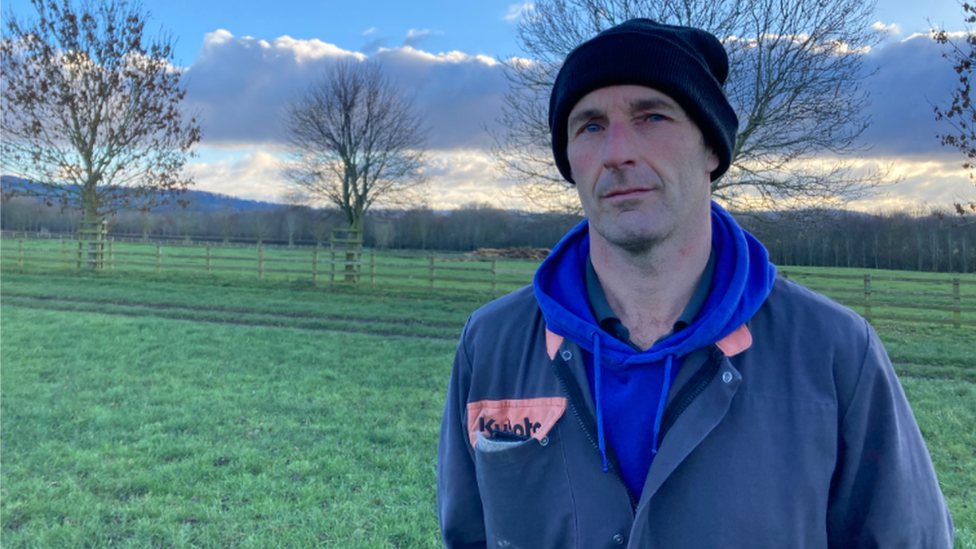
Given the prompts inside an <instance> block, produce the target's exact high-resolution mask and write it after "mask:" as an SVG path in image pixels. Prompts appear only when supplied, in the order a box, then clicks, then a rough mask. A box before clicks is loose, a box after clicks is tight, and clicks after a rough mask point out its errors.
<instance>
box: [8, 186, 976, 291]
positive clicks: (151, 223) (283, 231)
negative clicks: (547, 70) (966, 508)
mask: <svg viewBox="0 0 976 549" xmlns="http://www.w3.org/2000/svg"><path fill="white" fill-rule="evenodd" d="M736 217H737V218H738V219H739V222H740V223H741V224H742V225H743V226H744V227H746V228H747V229H748V230H749V231H750V232H751V233H752V234H754V235H755V236H756V237H757V238H758V239H759V240H760V241H761V242H762V243H763V244H764V245H765V246H766V247H767V249H769V253H770V256H771V258H772V259H773V261H774V262H775V263H776V264H778V265H811V266H828V267H858V268H871V269H875V268H879V269H897V270H909V271H930V272H963V273H969V272H976V223H974V222H973V221H974V220H972V219H971V218H969V219H968V220H967V219H964V218H960V217H959V216H958V215H955V214H952V213H950V212H948V211H946V212H940V211H937V210H924V209H920V208H919V209H916V210H914V211H908V212H906V211H900V212H887V213H883V214H865V213H860V212H847V211H837V210H829V211H823V210H819V211H800V212H787V213H782V212H778V213H756V214H741V215H737V216H736ZM579 220H580V218H579V217H577V216H574V215H565V214H540V213H526V212H516V211H508V210H499V209H495V208H491V207H488V206H484V205H474V204H473V205H468V206H466V207H462V208H460V209H457V210H451V211H435V210H427V209H414V210H408V211H382V210H379V211H372V212H370V213H368V214H367V216H366V220H365V224H364V244H365V245H366V246H367V247H375V248H382V249H404V250H437V251H458V252H467V251H472V250H476V249H478V248H505V247H510V246H532V247H536V248H551V247H552V246H553V245H555V243H556V242H558V241H559V239H560V238H561V237H562V235H563V234H565V233H566V231H567V230H569V228H570V227H572V226H573V225H575V224H576V223H578V222H579ZM78 222H79V214H78V213H77V212H65V213H62V212H60V211H58V209H56V208H48V207H45V206H43V205H41V204H38V203H37V202H35V201H32V200H28V199H24V198H19V199H12V200H8V201H5V202H3V204H2V205H0V228H2V229H4V230H16V231H37V232H42V233H43V232H50V233H73V232H76V231H77V228H78ZM333 226H335V227H342V226H344V223H343V220H342V218H341V216H339V215H338V213H337V212H333V211H328V210H313V209H310V208H304V207H281V208H280V209H278V210H274V211H206V212H205V211H199V210H194V209H193V207H192V206H191V207H190V208H187V209H184V210H177V211H175V212H165V213H152V212H150V213H141V212H125V213H122V214H119V215H117V216H114V217H112V218H110V219H109V232H110V233H112V234H114V235H118V236H128V237H132V238H147V239H149V238H154V239H155V238H167V239H185V240H197V241H199V240H211V241H217V242H220V241H223V242H254V241H260V242H263V243H266V244H278V245H315V244H324V245H327V243H328V240H329V234H330V230H331V228H332V227H333Z"/></svg>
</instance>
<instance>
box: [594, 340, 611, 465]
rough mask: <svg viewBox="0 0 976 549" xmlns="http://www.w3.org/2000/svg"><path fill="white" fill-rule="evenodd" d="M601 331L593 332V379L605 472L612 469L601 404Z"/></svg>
mask: <svg viewBox="0 0 976 549" xmlns="http://www.w3.org/2000/svg"><path fill="white" fill-rule="evenodd" d="M602 369H603V368H602V367H601V366H600V332H596V333H594V334H593V380H594V385H596V391H595V392H596V438H597V445H598V446H599V447H600V457H601V458H602V459H603V472H604V473H607V472H609V471H610V465H609V464H608V463H607V443H606V441H605V440H604V438H603V407H602V406H600V393H601V391H600V370H602Z"/></svg>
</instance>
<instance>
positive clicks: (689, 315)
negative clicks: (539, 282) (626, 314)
mask: <svg viewBox="0 0 976 549" xmlns="http://www.w3.org/2000/svg"><path fill="white" fill-rule="evenodd" d="M714 274H715V250H712V252H711V253H710V254H709V256H708V263H707V264H706V265H705V270H704V272H702V277H701V280H700V281H699V282H698V286H697V287H696V288H695V293H694V294H692V295H691V299H690V300H689V301H688V305H686V306H685V309H684V311H682V313H681V316H679V317H678V320H677V321H675V323H674V327H673V329H672V330H671V332H670V333H668V334H665V335H664V336H663V337H661V338H660V339H658V340H657V341H656V342H655V344H656V343H658V342H660V341H661V340H663V339H666V338H668V337H670V336H671V335H672V334H674V333H676V332H679V331H681V330H683V329H685V328H686V327H688V326H689V325H690V324H691V323H692V322H694V321H695V317H697V316H698V313H700V312H701V310H702V307H703V306H704V305H705V301H706V300H707V299H708V294H710V293H711V291H712V278H713V276H714ZM584 278H585V283H586V296H587V298H588V300H589V302H590V310H592V311H593V316H594V317H595V318H596V321H597V323H598V324H599V325H600V328H601V329H602V330H603V331H605V332H607V333H608V334H610V335H612V336H613V337H615V338H617V339H619V340H620V341H622V342H624V343H626V344H627V345H629V346H630V347H631V348H633V349H634V350H636V351H637V352H640V351H641V349H640V347H638V346H637V345H636V344H634V342H633V341H631V340H630V330H628V329H627V327H626V326H624V324H623V322H621V321H620V317H618V316H617V313H615V312H614V311H613V308H611V307H610V302H608V301H607V294H606V293H605V292H604V291H603V286H601V285H600V279H599V278H597V276H596V270H595V269H594V268H593V262H592V261H590V256H589V255H587V256H586V275H585V277H584Z"/></svg>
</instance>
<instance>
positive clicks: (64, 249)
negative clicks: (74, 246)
mask: <svg viewBox="0 0 976 549" xmlns="http://www.w3.org/2000/svg"><path fill="white" fill-rule="evenodd" d="M61 268H62V269H67V268H68V241H67V240H62V241H61Z"/></svg>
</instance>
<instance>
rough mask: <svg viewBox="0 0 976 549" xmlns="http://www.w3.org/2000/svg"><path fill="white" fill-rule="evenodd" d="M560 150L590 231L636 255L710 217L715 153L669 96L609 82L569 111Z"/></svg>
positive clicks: (715, 163) (640, 87)
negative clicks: (562, 152) (565, 160)
mask: <svg viewBox="0 0 976 549" xmlns="http://www.w3.org/2000/svg"><path fill="white" fill-rule="evenodd" d="M568 131H569V135H568V142H567V143H568V144H567V147H566V154H567V157H568V159H569V165H570V168H571V169H572V173H573V179H574V180H575V181H576V190H577V191H578V192H579V196H580V201H581V202H582V204H583V211H584V212H585V213H586V217H587V218H588V219H589V222H590V228H591V229H592V230H593V231H595V232H596V233H597V234H598V235H599V236H600V237H602V238H604V239H605V240H606V241H607V242H609V243H610V244H611V245H614V246H616V247H619V248H621V249H623V250H626V251H628V252H630V253H640V252H642V251H646V250H648V249H650V248H651V247H652V246H654V245H655V244H656V243H658V242H661V241H664V240H666V239H667V238H668V237H669V236H671V235H673V234H677V233H678V232H680V231H689V230H696V229H697V230H701V227H702V226H703V224H705V223H707V222H708V216H709V215H710V214H709V201H710V197H711V185H710V180H711V178H710V174H711V172H712V171H713V170H715V168H716V167H718V156H717V155H716V154H715V153H713V152H712V150H711V149H710V148H709V147H708V146H706V145H705V141H704V139H703V137H702V133H701V131H700V130H699V129H698V126H697V125H696V124H695V123H694V121H692V120H691V118H689V117H688V115H687V114H686V113H685V111H684V109H682V108H681V107H680V106H679V105H678V103H677V102H676V101H675V100H673V99H671V98H670V97H668V96H667V95H665V94H663V93H661V92H659V91H657V90H654V89H651V88H645V87H643V86H629V85H628V86H611V87H607V88H600V89H598V90H595V91H592V92H590V93H589V94H587V95H586V96H584V97H583V98H582V99H580V101H579V102H578V103H577V104H576V105H575V106H574V107H573V110H572V111H571V112H570V113H569V120H568Z"/></svg>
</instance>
